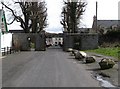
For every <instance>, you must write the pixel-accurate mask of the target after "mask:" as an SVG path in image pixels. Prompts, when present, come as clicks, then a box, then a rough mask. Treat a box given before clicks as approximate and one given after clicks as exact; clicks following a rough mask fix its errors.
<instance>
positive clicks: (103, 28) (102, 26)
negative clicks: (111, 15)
mask: <svg viewBox="0 0 120 89" xmlns="http://www.w3.org/2000/svg"><path fill="white" fill-rule="evenodd" d="M96 24H97V25H96ZM96 26H97V31H96ZM119 28H120V20H97V23H96V17H95V16H94V17H93V25H92V32H98V33H102V34H105V33H106V32H107V31H111V30H119Z"/></svg>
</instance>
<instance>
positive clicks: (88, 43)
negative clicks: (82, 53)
mask: <svg viewBox="0 0 120 89" xmlns="http://www.w3.org/2000/svg"><path fill="white" fill-rule="evenodd" d="M76 40H77V41H78V42H76ZM77 45H79V47H78V49H79V50H88V49H95V48H98V34H87V33H64V36H63V50H64V51H67V49H68V48H76V46H77Z"/></svg>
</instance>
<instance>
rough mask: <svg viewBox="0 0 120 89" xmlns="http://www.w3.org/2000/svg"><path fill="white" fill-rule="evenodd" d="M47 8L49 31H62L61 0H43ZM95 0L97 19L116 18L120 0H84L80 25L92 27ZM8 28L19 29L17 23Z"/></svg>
mask: <svg viewBox="0 0 120 89" xmlns="http://www.w3.org/2000/svg"><path fill="white" fill-rule="evenodd" d="M45 1H46V3H47V8H48V24H49V26H48V28H47V31H49V32H62V25H61V24H60V20H61V11H62V4H63V3H62V1H63V0H45ZM96 1H98V19H99V20H117V19H118V2H119V1H120V0H86V2H87V3H88V5H87V7H86V12H85V13H84V16H83V18H82V20H81V22H82V24H81V25H82V27H88V28H90V27H92V22H93V16H94V15H95V13H96V12H95V7H96V5H95V4H96ZM9 29H20V27H18V24H17V23H15V24H14V25H11V26H9Z"/></svg>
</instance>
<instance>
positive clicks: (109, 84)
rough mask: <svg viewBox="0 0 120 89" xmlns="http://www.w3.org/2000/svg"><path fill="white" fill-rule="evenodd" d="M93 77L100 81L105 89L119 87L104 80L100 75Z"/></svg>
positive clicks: (116, 88)
mask: <svg viewBox="0 0 120 89" xmlns="http://www.w3.org/2000/svg"><path fill="white" fill-rule="evenodd" d="M94 78H95V79H97V80H98V81H99V82H100V85H101V86H102V87H104V88H106V89H120V88H118V87H116V86H114V85H113V84H111V83H110V82H109V81H107V80H104V79H103V78H102V76H100V75H95V76H94Z"/></svg>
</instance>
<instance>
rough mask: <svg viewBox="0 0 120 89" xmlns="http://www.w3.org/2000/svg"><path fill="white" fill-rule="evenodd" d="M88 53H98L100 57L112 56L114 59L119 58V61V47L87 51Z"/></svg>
mask: <svg viewBox="0 0 120 89" xmlns="http://www.w3.org/2000/svg"><path fill="white" fill-rule="evenodd" d="M87 51H88V52H94V53H99V54H102V55H106V56H112V57H115V58H118V56H119V60H120V47H119V48H118V47H114V48H98V49H94V50H87Z"/></svg>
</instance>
